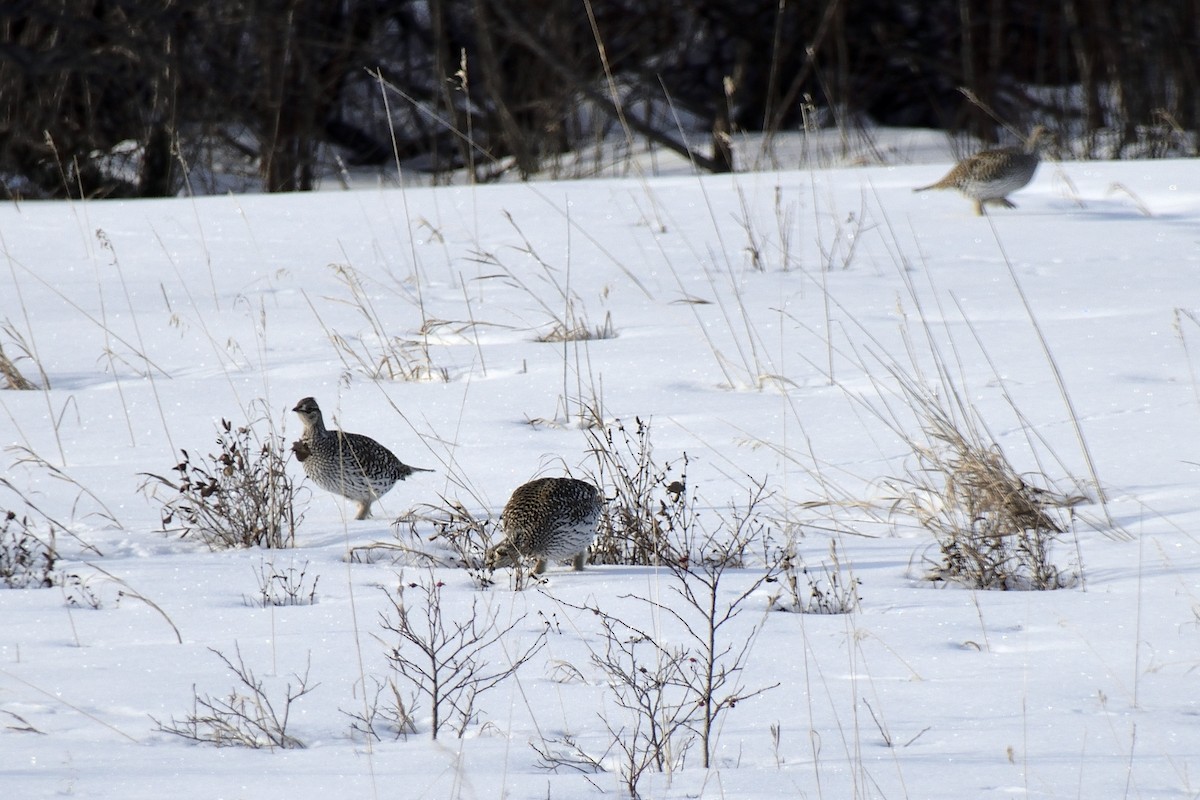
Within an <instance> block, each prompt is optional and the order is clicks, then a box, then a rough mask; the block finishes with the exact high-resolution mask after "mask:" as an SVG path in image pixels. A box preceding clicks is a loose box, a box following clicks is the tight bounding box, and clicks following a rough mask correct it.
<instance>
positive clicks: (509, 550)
mask: <svg viewBox="0 0 1200 800" xmlns="http://www.w3.org/2000/svg"><path fill="white" fill-rule="evenodd" d="M601 506H602V499H601V497H600V492H599V491H598V490H597V489H596V487H595V486H593V485H592V484H590V483H587V482H586V481H580V480H576V479H574V478H538V479H536V480H532V481H530V482H529V483H526V484H522V485H521V486H519V487H517V490H516V491H514V492H513V493H512V497H510V498H509V499H508V503H507V504H506V505H505V506H504V511H503V512H501V514H500V524H501V528H502V529H503V531H504V540H503V541H501V542H500V543H499V544H497V545H496V546H494V547H491V548H489V549H488V551H487V556H486V562H485V563H486V564H487V567H488V569H496V568H497V567H507V566H516V565H517V564H518V563H519V562H520V561H521V560H523V559H527V558H532V559H534V562H535V565H534V572H535V573H536V574H541V573H542V572H544V571H545V570H546V562H547V561H550V560H554V561H559V560H562V559H566V558H570V559H572V562H573V564H574V567H575V569H576V570H581V569H583V560H584V557H585V556H586V555H587V549H588V546H589V545H590V544H591V543H592V539H594V538H595V537H596V523H597V522H599V520H600V509H601Z"/></svg>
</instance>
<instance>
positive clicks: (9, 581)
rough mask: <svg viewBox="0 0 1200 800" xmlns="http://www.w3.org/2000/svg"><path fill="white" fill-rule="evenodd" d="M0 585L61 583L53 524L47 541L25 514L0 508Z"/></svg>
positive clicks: (38, 586) (29, 586)
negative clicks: (21, 515)
mask: <svg viewBox="0 0 1200 800" xmlns="http://www.w3.org/2000/svg"><path fill="white" fill-rule="evenodd" d="M0 514H2V515H3V519H0V584H3V585H4V586H7V587H9V588H10V589H44V588H47V587H50V586H54V585H55V584H57V583H60V582H61V580H62V578H61V576H60V575H59V573H58V571H57V570H56V568H55V567H56V565H57V563H58V551H57V550H56V549H55V544H54V527H53V526H50V532H49V537H48V538H49V541H44V540H43V538H42V537H41V536H38V535H37V533H36V532H35V531H34V524H35V523H33V522H31V521H30V520H29V518H28V517H18V516H17V514H16V512H14V511H5V510H2V509H0Z"/></svg>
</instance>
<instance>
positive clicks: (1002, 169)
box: [913, 125, 1047, 214]
mask: <svg viewBox="0 0 1200 800" xmlns="http://www.w3.org/2000/svg"><path fill="white" fill-rule="evenodd" d="M1046 133H1047V131H1046V129H1045V128H1043V127H1042V126H1041V125H1038V126H1037V127H1036V128H1034V129H1033V134H1032V135H1031V136H1030V137H1029V141H1028V143H1027V144H1026V145H1025V147H1024V149H1022V148H1019V147H1001V148H999V149H996V150H984V151H983V152H981V153H976V154H975V155H973V156H970V157H968V158H964V159H963V160H962V161H960V162H958V164H956V165H955V166H954V169H952V170H950V171H949V172H947V173H946V177H944V178H942V179H941V180H940V181H938V182H937V183H931V184H929V185H928V186H921V187H919V188H917V189H913V191H914V192H924V191H925V190H927V189H957V190H958V191H960V192H962V193H963V194H964V195H966V196H967V197H968V198H969V199H970V200H972V201H973V202H974V203H975V213H976V214H983V206H984V204H986V203H991V204H994V205H1000V206H1004V207H1005V208H1016V206H1015V205H1013V204H1012V203H1011V202H1010V201H1009V199H1008V195H1010V194H1012V193H1013V192H1015V191H1017V190H1018V189H1020V188H1022V187H1024V186H1025V185H1026V184H1028V183H1029V181H1031V180H1033V173H1034V172H1035V171H1036V170H1037V167H1038V161H1039V160H1040V159H1039V155H1038V147H1039V145H1040V143H1041V141H1042V139H1043V138H1044V137H1045V135H1046Z"/></svg>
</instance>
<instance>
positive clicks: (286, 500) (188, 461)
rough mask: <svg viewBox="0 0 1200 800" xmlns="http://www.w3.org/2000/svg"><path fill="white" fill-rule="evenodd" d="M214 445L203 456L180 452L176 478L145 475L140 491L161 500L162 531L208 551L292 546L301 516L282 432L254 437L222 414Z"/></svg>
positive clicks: (250, 429) (176, 466) (247, 428)
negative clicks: (199, 543)
mask: <svg viewBox="0 0 1200 800" xmlns="http://www.w3.org/2000/svg"><path fill="white" fill-rule="evenodd" d="M217 447H218V449H219V452H217V453H213V454H210V455H208V456H206V457H197V456H193V455H192V454H190V453H188V451H187V450H183V451H181V452H182V453H183V461H181V462H179V463H178V464H176V465H175V468H174V471H175V472H176V473H178V479H177V480H171V479H169V478H165V477H163V476H161V475H154V474H150V473H146V474H145V478H146V481H145V483H143V485H142V489H143V491H144V492H146V493H147V495H149V496H150V498H151V499H154V500H158V501H160V502H161V503H162V511H161V518H162V526H163V531H164V532H167V533H178V534H179V535H180V536H181V537H185V538H197V539H199V540H200V541H202V542H204V543H205V544H206V545H208V546H209V547H210V548H212V549H213V550H224V549H229V548H237V547H266V548H282V547H291V546H293V545H294V544H295V540H296V527H297V525H299V523H300V520H301V519H302V518H303V516H304V515H303V512H300V511H297V509H296V497H297V493H298V491H299V490H298V489H297V488H296V485H295V483H294V482H293V481H292V478H291V477H290V476H289V475H288V472H287V469H286V464H287V459H288V448H287V446H286V445H285V443H284V439H283V437H282V436H279V435H278V434H275V433H270V434H268V435H267V436H265V437H260V436H259V435H258V434H257V433H256V432H255V431H254V429H253V428H252V427H251V426H249V425H246V426H241V427H238V428H234V426H233V423H231V422H229V421H228V420H225V419H222V420H221V424H220V430H219V433H218V435H217ZM161 491H165V492H167V493H168V495H167V497H166V498H165V499H163V498H160V497H159V492H161Z"/></svg>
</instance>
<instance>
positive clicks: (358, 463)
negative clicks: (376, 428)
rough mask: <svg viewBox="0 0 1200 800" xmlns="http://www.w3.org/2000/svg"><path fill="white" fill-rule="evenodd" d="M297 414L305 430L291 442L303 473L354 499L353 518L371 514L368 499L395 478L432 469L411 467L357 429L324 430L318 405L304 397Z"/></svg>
mask: <svg viewBox="0 0 1200 800" xmlns="http://www.w3.org/2000/svg"><path fill="white" fill-rule="evenodd" d="M292 410H293V411H295V412H296V413H297V414H298V415H299V416H300V422H301V423H303V425H304V433H303V434H302V435H301V436H300V440H299V441H297V442H295V443H293V444H292V450H293V452H295V454H296V460H297V461H299V462H300V464H301V466H303V467H304V474H306V475H308V477H310V478H312V480H313V483H315V484H317V486H320V487H321V488H322V489H325V490H327V491H330V492H333V493H335V494H340V495H342V496H343V497H346V498H348V499H350V500H353V501H354V502H355V503H356V510H357V513H356V514H355V515H354V518H355V519H365V518H366V517H369V516H370V515H371V503H373V502H374V501H376V500H378V499H379V498H380V497H382V496H383V495H384V494H386V493H387V492H388V490H389V489H391V488H392V487H393V486H395V485H396V481H402V480H404V479H405V478H407V477H408V476H409V475H411V474H413V473H414V472H432V470H428V469H422V468H421V467H410V466H409V465H408V464H405V463H404V462H402V461H401V460H400V459H398V458H396V456H395V455H394V454H393V453H392V451H391V450H388V449H387V448H386V447H384V446H383V445H381V444H380V443H379V442H377V441H375V440H374V439H372V438H370V437H369V436H363V435H361V434H358V433H343V432H342V431H339V430H332V431H331V430H327V429H326V428H325V418H324V416H323V415H322V414H321V407H320V406H318V405H317V401H316V400H314V399H313V398H311V397H306V398H304V399H303V400H301V401H300V402H299V403H297V404H296V407H295V408H293V409H292Z"/></svg>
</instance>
